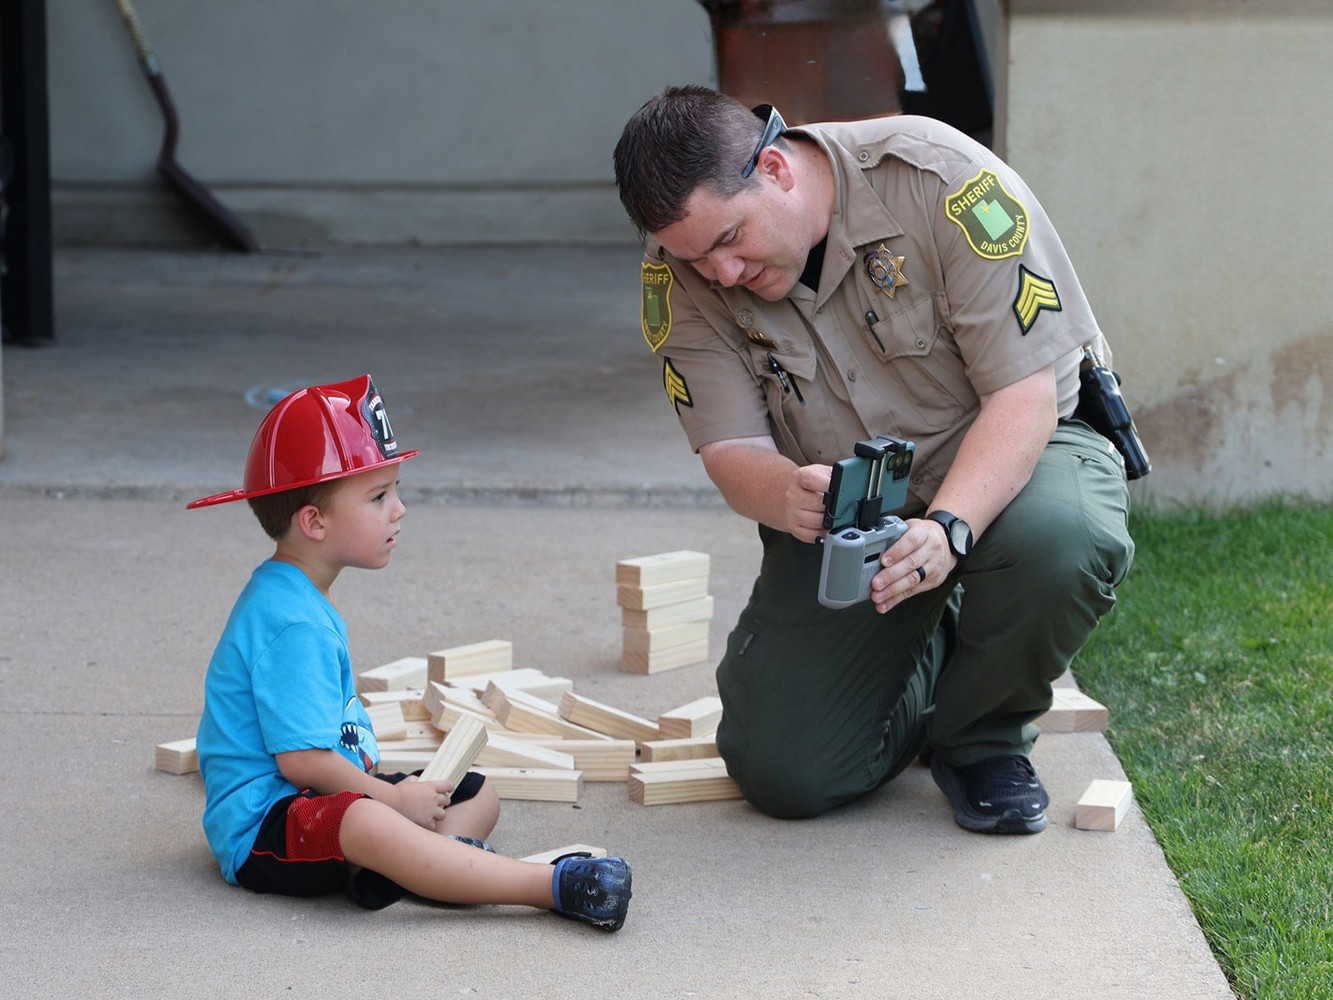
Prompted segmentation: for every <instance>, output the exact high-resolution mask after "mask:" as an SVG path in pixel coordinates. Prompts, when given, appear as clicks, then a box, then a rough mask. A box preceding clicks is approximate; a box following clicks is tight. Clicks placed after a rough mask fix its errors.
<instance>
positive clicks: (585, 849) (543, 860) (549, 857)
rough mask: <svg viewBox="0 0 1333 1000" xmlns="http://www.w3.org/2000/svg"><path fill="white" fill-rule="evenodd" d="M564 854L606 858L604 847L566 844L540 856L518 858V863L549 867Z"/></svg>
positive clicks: (532, 855) (543, 852) (531, 855)
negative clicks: (528, 862)
mask: <svg viewBox="0 0 1333 1000" xmlns="http://www.w3.org/2000/svg"><path fill="white" fill-rule="evenodd" d="M566 854H588V855H591V856H592V857H594V858H604V857H606V848H605V847H591V846H589V845H588V844H566V845H565V846H564V847H553V848H551V850H549V851H542V852H541V853H540V854H529V855H528V856H527V857H526V858H519V859H518V860H519V861H530V862H531V863H533V864H535V865H549V864H550V863H551V862H552V861H554V860H555V859H556V858H559V857H562V856H564V855H566Z"/></svg>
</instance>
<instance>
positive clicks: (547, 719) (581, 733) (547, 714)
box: [495, 690, 608, 740]
mask: <svg viewBox="0 0 1333 1000" xmlns="http://www.w3.org/2000/svg"><path fill="white" fill-rule="evenodd" d="M556 708H557V706H555V705H553V704H551V703H550V702H549V701H542V700H541V699H540V698H532V697H530V696H528V695H526V694H524V693H523V692H521V691H503V690H502V691H501V692H500V698H499V701H498V704H497V707H496V711H495V717H496V718H497V719H499V720H500V722H501V724H502V725H503V726H504V727H505V728H506V729H512V730H515V731H518V732H525V733H543V734H545V735H547V736H561V737H564V738H566V739H571V740H586V739H602V740H604V739H607V738H608V737H607V736H606V735H605V734H604V733H599V732H596V731H595V730H592V729H589V728H588V727H586V726H580V725H577V724H575V723H573V722H569V721H567V720H565V719H562V718H560V715H559V713H558V712H557V710H556Z"/></svg>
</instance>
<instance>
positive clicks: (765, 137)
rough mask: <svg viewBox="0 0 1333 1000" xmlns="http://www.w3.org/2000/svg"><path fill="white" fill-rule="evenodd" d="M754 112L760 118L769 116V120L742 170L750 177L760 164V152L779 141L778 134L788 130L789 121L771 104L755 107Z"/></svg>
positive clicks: (742, 173) (745, 175) (743, 173)
mask: <svg viewBox="0 0 1333 1000" xmlns="http://www.w3.org/2000/svg"><path fill="white" fill-rule="evenodd" d="M754 113H755V115H756V116H758V117H759V118H763V117H764V116H765V115H767V116H768V121H767V123H766V124H765V125H764V132H763V134H762V135H761V136H759V144H758V145H757V146H755V147H754V152H753V153H751V154H750V160H749V162H748V163H746V164H745V169H744V170H742V171H741V176H742V177H749V176H750V175H751V174H752V173H754V168H755V167H757V166H759V154H760V153H762V152H763V151H764V147H765V146H771V145H773V143H775V142H777V141H778V136H780V135H782V133H783V132H785V131H787V123H786V122H785V121H783V120H782V115H780V114H778V109H777V108H775V107H773V105H771V104H761V105H759V106H758V107H757V108H755V109H754Z"/></svg>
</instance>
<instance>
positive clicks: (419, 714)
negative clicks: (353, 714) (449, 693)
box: [359, 688, 430, 722]
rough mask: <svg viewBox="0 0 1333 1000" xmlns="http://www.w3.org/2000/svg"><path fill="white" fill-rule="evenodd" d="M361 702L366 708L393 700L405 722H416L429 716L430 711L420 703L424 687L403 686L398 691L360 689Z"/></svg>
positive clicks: (423, 694)
mask: <svg viewBox="0 0 1333 1000" xmlns="http://www.w3.org/2000/svg"><path fill="white" fill-rule="evenodd" d="M359 694H360V697H361V704H363V705H365V706H366V708H374V707H375V706H376V705H387V704H388V703H389V702H393V703H394V704H395V705H397V706H398V710H399V711H400V712H402V713H403V719H404V721H406V722H417V721H420V720H424V719H429V718H430V712H428V711H427V710H426V706H425V705H423V704H422V702H421V699H422V698H423V697H424V696H425V694H426V692H425V690H424V688H403V689H402V690H399V691H362V692H359Z"/></svg>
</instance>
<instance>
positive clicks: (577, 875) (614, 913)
mask: <svg viewBox="0 0 1333 1000" xmlns="http://www.w3.org/2000/svg"><path fill="white" fill-rule="evenodd" d="M551 864H553V865H554V866H555V873H554V874H553V875H552V888H553V889H554V890H555V892H554V895H555V912H556V913H559V914H561V915H562V916H566V917H569V918H571V919H572V920H582V921H583V922H584V923H587V924H592V925H593V926H594V927H600V928H602V929H603V930H607V931H618V930H620V927H621V925H622V924H624V923H625V914H626V912H628V910H629V898H630V895H631V893H630V882H631V880H632V876H631V872H630V870H629V865H627V864H626V863H625V861H624V859H623V858H594V857H591V856H590V855H588V854H583V853H580V854H566V855H563V856H561V857H558V858H556V859H555V860H554V861H552V862H551Z"/></svg>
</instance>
